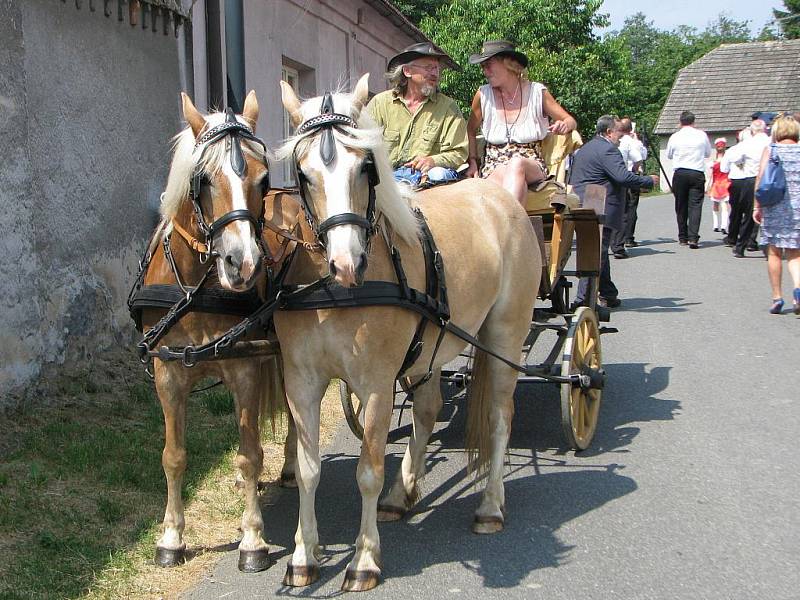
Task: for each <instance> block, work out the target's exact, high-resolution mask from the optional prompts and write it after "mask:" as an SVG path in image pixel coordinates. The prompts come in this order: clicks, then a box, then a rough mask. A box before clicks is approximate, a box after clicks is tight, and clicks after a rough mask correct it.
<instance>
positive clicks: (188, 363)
mask: <svg viewBox="0 0 800 600" xmlns="http://www.w3.org/2000/svg"><path fill="white" fill-rule="evenodd" d="M192 352H194V346H186V347H185V348H184V349H183V358H182V359H181V362H182V363H183V366H184V367H186V368H187V369H191V368H192V367H194V366H195V365H196V364H197V359H193V358H191V354H192Z"/></svg>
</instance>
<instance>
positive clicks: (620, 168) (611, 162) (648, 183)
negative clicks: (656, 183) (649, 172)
mask: <svg viewBox="0 0 800 600" xmlns="http://www.w3.org/2000/svg"><path fill="white" fill-rule="evenodd" d="M604 158H605V160H603V169H604V170H605V172H606V175H608V177H609V179H611V180H612V181H613V182H614V183H616V184H617V185H622V186H625V187H630V188H651V187H653V180H652V179H651V178H650V177H642V176H641V175H637V174H636V173H633V172H631V171H628V169H627V168H626V167H625V162H624V161H623V160H622V154H621V153H620V151H619V149H618V148H616V147H615V146H609V147H608V149H607V150H606V155H605V157H604Z"/></svg>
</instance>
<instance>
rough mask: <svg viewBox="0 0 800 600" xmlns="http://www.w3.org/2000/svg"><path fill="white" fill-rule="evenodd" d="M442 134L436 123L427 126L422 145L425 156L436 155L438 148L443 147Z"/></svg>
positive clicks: (423, 133) (423, 132)
mask: <svg viewBox="0 0 800 600" xmlns="http://www.w3.org/2000/svg"><path fill="white" fill-rule="evenodd" d="M440 137H441V132H440V131H439V126H438V125H437V124H435V123H432V124H429V125H427V126H426V127H425V128H424V129H423V130H422V135H421V138H422V145H423V146H424V147H425V148H424V153H425V154H429V155H430V154H434V153H435V151H436V150H437V148H439V147H440V146H441V145H442V140H441V139H440Z"/></svg>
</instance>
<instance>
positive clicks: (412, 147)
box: [367, 42, 467, 185]
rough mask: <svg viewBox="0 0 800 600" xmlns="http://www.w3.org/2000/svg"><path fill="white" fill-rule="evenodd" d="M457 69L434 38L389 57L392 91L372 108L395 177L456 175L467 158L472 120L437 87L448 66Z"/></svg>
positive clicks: (435, 180)
mask: <svg viewBox="0 0 800 600" xmlns="http://www.w3.org/2000/svg"><path fill="white" fill-rule="evenodd" d="M445 66H447V67H450V68H454V69H458V68H459V67H458V65H456V64H455V63H454V62H453V60H452V59H451V58H450V57H449V56H448V55H447V54H445V53H444V52H442V51H441V50H439V49H438V48H436V46H434V45H433V44H431V43H430V42H423V43H419V44H413V45H411V46H408V47H407V48H404V49H403V51H402V52H399V53H398V54H396V55H394V56H393V57H391V58H390V59H389V65H388V69H387V71H388V72H387V74H386V76H387V78H388V79H389V82H390V84H391V86H392V88H391V89H389V90H387V91H385V92H381V93H380V94H377V95H376V96H375V97H374V98H373V99H372V100H371V101H370V103H369V105H368V106H367V108H368V110H369V112H370V114H371V115H372V117H373V118H374V119H375V121H376V122H377V124H378V125H379V126H381V127H382V128H383V137H384V140H385V142H386V145H387V147H388V150H389V159H390V160H391V162H392V167H393V168H394V170H395V178H396V179H398V180H400V181H407V182H409V183H411V184H413V185H418V184H419V183H420V181H421V180H422V179H423V178H424V179H427V181H428V182H429V183H441V182H445V181H452V180H454V179H456V178H457V174H456V169H457V168H458V167H459V166H460V165H462V164H463V163H464V162H465V161H466V159H467V124H466V121H464V117H463V116H462V115H461V111H460V110H459V108H458V105H457V104H456V102H455V101H454V100H453V99H452V98H449V97H447V96H445V95H444V94H442V93H440V92H439V91H438V86H439V77H440V75H441V71H442V68H443V67H445Z"/></svg>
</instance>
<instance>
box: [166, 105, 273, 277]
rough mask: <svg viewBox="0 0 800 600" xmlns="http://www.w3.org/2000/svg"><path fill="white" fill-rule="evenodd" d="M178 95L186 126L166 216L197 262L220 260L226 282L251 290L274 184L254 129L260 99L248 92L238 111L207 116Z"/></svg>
mask: <svg viewBox="0 0 800 600" xmlns="http://www.w3.org/2000/svg"><path fill="white" fill-rule="evenodd" d="M181 97H182V101H183V116H184V119H185V120H186V122H187V123H188V125H189V127H187V128H186V129H185V130H184V131H183V132H181V133H180V134H178V136H177V137H176V140H175V154H174V157H173V161H172V166H171V168H170V175H169V179H168V180H167V189H166V191H165V192H164V194H163V195H162V203H161V212H162V216H163V217H164V219H165V220H167V221H169V222H170V226H171V229H169V228H168V232H173V231H174V232H177V233H178V234H179V235H180V236H181V237H182V238H183V239H184V240H186V242H187V243H188V245H189V246H190V247H191V248H192V249H193V250H194V251H195V252H197V254H198V255H199V259H200V262H202V263H205V262H206V261H208V260H209V259H210V258H213V259H214V260H215V266H216V270H217V276H218V278H219V282H220V284H221V285H222V287H224V288H226V289H229V290H233V291H238V292H241V291H246V290H248V289H250V288H251V287H252V285H253V284H254V282H255V280H256V277H257V275H258V274H259V272H260V270H261V263H262V260H261V259H262V252H261V249H260V247H259V243H258V239H259V237H260V235H261V221H262V219H263V196H264V193H265V192H266V190H267V189H268V188H269V171H268V164H267V151H266V147H265V146H264V143H263V142H262V141H261V140H260V139H259V138H257V137H256V136H255V133H254V132H255V125H256V121H257V119H258V100H257V99H256V95H255V92H253V91H251V92H250V93H249V94H248V95H247V99H246V100H245V103H244V109H243V111H242V114H241V115H240V116H238V117H237V116H236V115H234V113H233V111H232V110H231V109H230V108H229V109H227V110H226V111H225V112H217V113H212V114H209V115H202V114H201V113H200V112H199V111H198V110H197V108H195V106H194V104H192V101H191V100H190V99H189V97H188V96H187V95H186V94H181ZM187 199H188V200H189V201H188V202H187V201H186V200H187Z"/></svg>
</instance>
